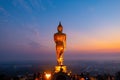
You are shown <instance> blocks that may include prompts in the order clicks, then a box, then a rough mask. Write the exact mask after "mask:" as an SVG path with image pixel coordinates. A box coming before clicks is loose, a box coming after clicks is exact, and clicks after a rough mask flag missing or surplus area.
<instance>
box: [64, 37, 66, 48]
mask: <svg viewBox="0 0 120 80" xmlns="http://www.w3.org/2000/svg"><path fill="white" fill-rule="evenodd" d="M64 49H66V35H65V39H64Z"/></svg>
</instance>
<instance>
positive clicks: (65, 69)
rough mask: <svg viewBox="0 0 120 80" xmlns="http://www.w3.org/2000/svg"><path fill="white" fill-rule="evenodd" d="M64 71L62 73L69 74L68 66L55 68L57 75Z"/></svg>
mask: <svg viewBox="0 0 120 80" xmlns="http://www.w3.org/2000/svg"><path fill="white" fill-rule="evenodd" d="M61 69H62V70H63V71H62V72H65V73H66V72H67V68H66V66H55V73H57V72H60V70H61Z"/></svg>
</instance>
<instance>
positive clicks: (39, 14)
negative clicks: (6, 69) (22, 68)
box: [0, 0, 120, 62]
mask: <svg viewBox="0 0 120 80" xmlns="http://www.w3.org/2000/svg"><path fill="white" fill-rule="evenodd" d="M59 21H61V23H62V25H63V27H64V31H63V32H64V33H66V34H67V48H66V51H65V59H71V60H72V59H80V60H81V59H82V60H120V0H0V62H2V61H24V60H46V58H47V60H52V59H53V60H55V58H54V57H55V56H56V54H55V44H54V41H53V34H54V33H55V32H57V26H58V23H59Z"/></svg>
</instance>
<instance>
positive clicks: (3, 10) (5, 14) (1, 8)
mask: <svg viewBox="0 0 120 80" xmlns="http://www.w3.org/2000/svg"><path fill="white" fill-rule="evenodd" d="M0 13H2V14H3V15H4V16H10V14H9V13H8V11H7V10H5V9H4V8H3V7H0Z"/></svg>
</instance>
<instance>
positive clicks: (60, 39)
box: [54, 23, 66, 66]
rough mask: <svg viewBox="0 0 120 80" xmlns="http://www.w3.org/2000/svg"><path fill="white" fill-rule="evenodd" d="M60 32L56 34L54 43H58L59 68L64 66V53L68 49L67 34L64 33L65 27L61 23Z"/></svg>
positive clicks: (58, 28)
mask: <svg viewBox="0 0 120 80" xmlns="http://www.w3.org/2000/svg"><path fill="white" fill-rule="evenodd" d="M57 30H58V32H57V33H55V34H54V41H55V43H56V54H57V63H58V65H59V66H61V65H63V53H64V50H65V48H66V34H65V33H62V31H63V27H62V25H61V23H59V25H58V27H57Z"/></svg>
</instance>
